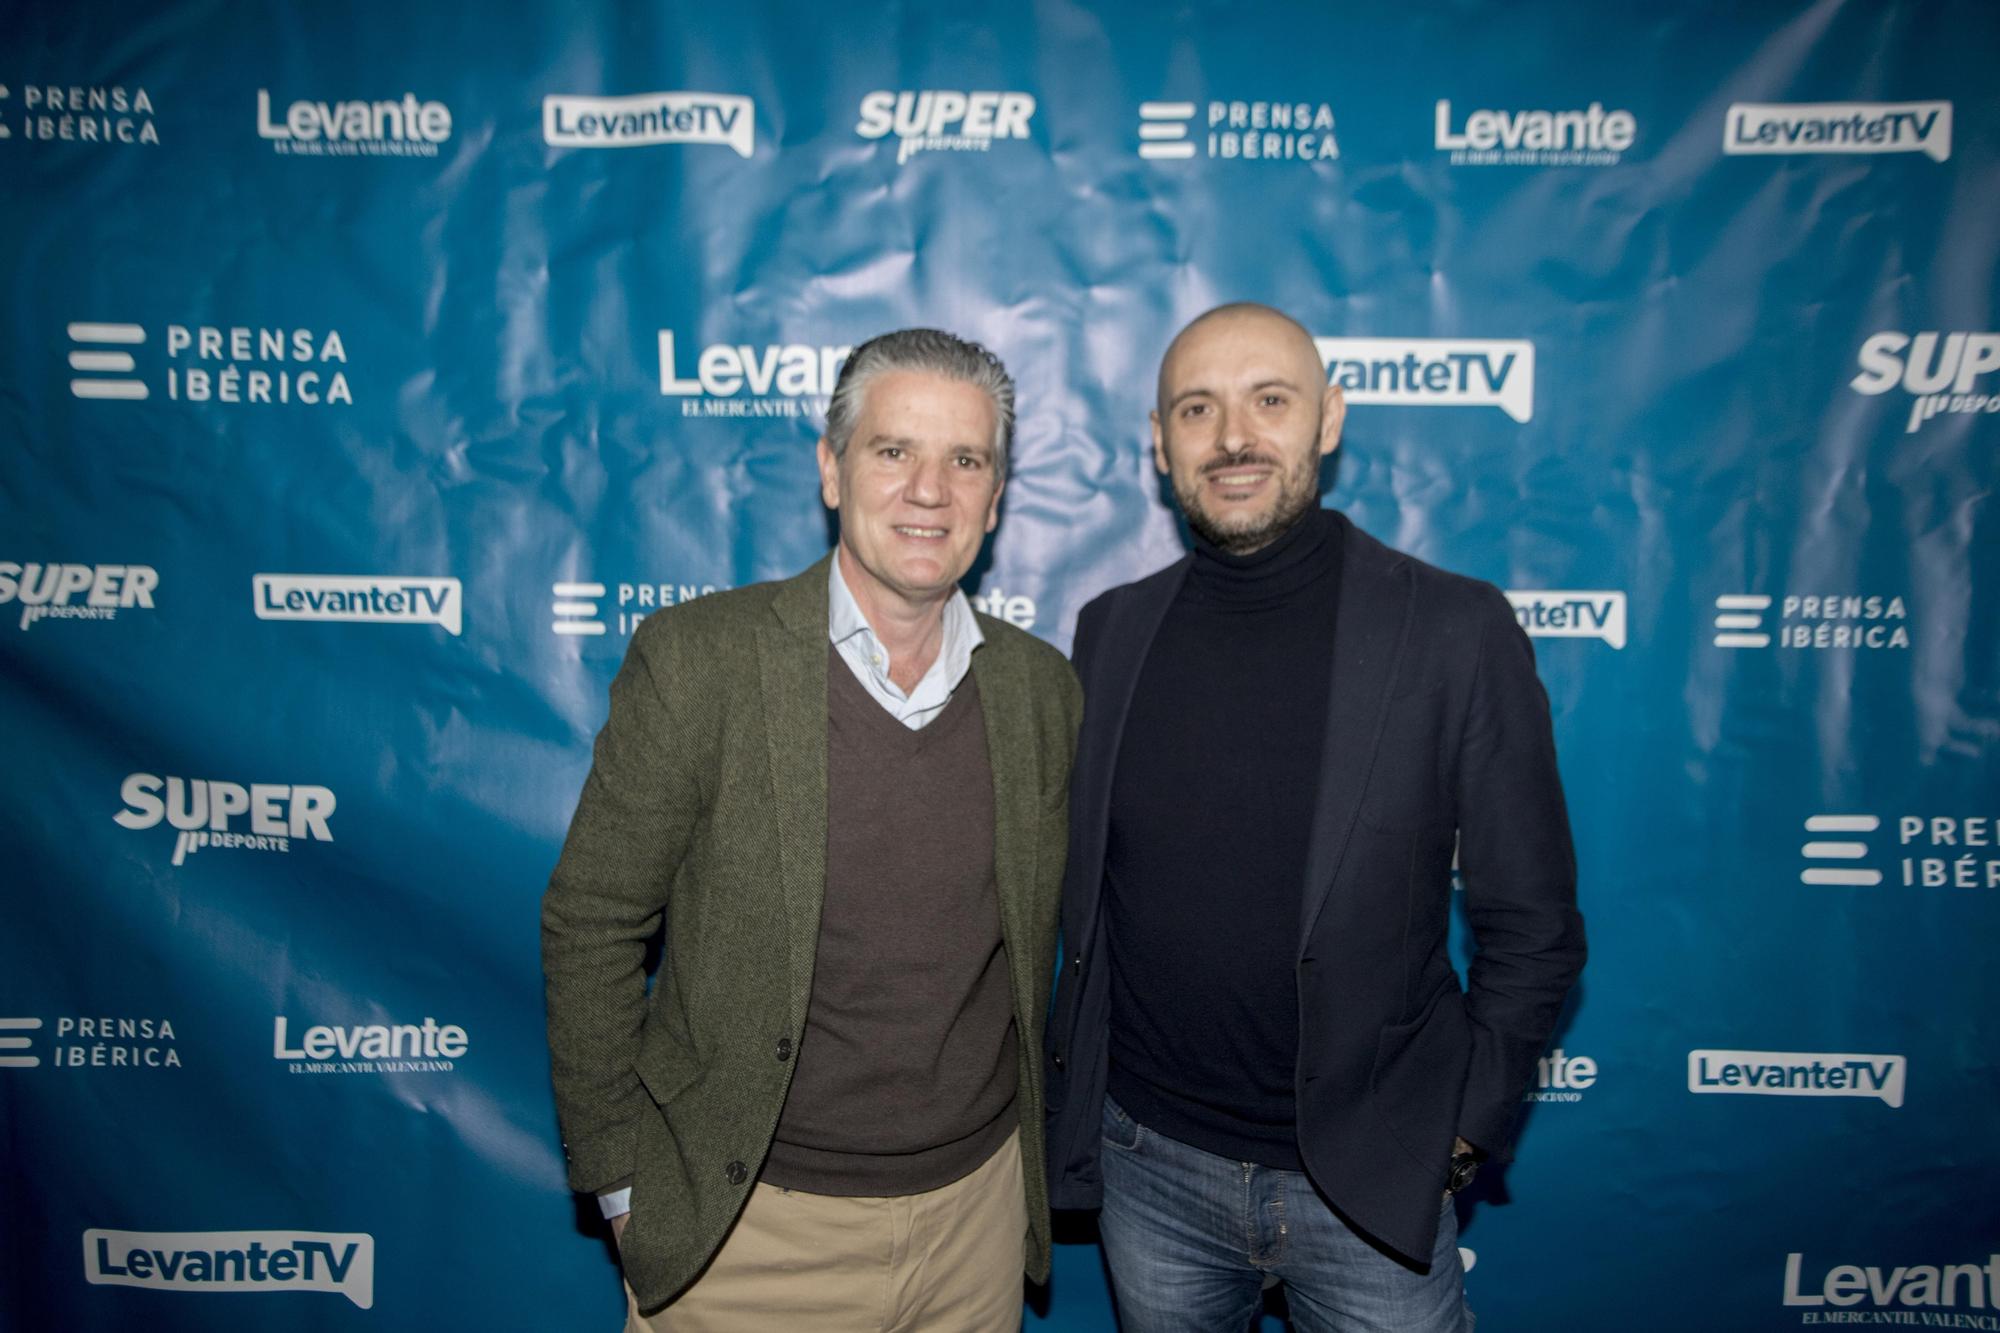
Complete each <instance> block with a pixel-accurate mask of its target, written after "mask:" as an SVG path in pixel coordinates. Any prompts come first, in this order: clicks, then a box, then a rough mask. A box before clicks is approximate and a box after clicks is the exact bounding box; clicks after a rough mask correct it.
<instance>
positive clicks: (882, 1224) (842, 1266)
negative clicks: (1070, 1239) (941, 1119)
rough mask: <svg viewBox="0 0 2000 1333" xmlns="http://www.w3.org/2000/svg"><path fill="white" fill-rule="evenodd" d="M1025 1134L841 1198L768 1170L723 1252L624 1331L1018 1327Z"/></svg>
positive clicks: (629, 1306) (981, 1330)
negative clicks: (922, 1178) (893, 1184)
mask: <svg viewBox="0 0 2000 1333" xmlns="http://www.w3.org/2000/svg"><path fill="white" fill-rule="evenodd" d="M1027 1233H1028V1208H1027V1202H1026V1199H1025V1196H1024V1194H1023V1187H1022V1181H1021V1142H1020V1133H1019V1131H1016V1132H1015V1133H1013V1134H1010V1135H1008V1137H1007V1141H1006V1142H1005V1143H1003V1144H1001V1145H1000V1148H999V1150H998V1151H997V1152H995V1153H994V1154H993V1155H992V1156H991V1157H989V1158H987V1159H986V1164H985V1165H983V1166H981V1167H980V1168H979V1169H978V1170H976V1171H974V1172H973V1173H972V1174H971V1175H969V1176H966V1177H965V1178H964V1179H962V1180H955V1181H953V1182H952V1183H951V1184H949V1185H946V1186H944V1187H943V1188H942V1189H935V1190H931V1191H930V1192H929V1193H926V1194H911V1195H905V1196H902V1197H891V1198H838V1197H835V1196H832V1195H826V1194H803V1193H798V1192H796V1191H792V1190H781V1189H778V1188H776V1187H775V1186H771V1185H766V1184H764V1183H763V1182H762V1181H759V1182H758V1184H757V1186H756V1188H755V1189H754V1190H753V1191H752V1192H751V1195H750V1200H749V1202H748V1203H747V1204H745V1205H744V1208H743V1213H742V1215H741V1216H740V1217H738V1218H737V1219H736V1225H735V1227H734V1228H732V1229H731V1230H730V1233H729V1235H728V1237H727V1238H726V1239H724V1241H723V1242H722V1248H721V1249H720V1250H719V1251H717V1252H716V1256H715V1258H714V1260H713V1261H712V1262H711V1263H710V1264H709V1266H708V1268H707V1269H706V1270H705V1271H704V1272H703V1273H702V1275H701V1276H700V1277H698V1278H696V1279H695V1281H694V1284H693V1285H692V1286H690V1287H689V1288H688V1289H687V1290H686V1291H684V1292H682V1293H681V1294H680V1296H678V1297H677V1298H675V1299H674V1300H672V1301H669V1302H668V1303H667V1304H666V1305H665V1306H663V1307H662V1308H660V1309H659V1310H657V1311H655V1312H654V1313H653V1314H652V1315H651V1316H650V1317H648V1316H646V1315H643V1314H641V1313H640V1312H639V1307H638V1304H637V1303H636V1302H635V1301H634V1300H633V1298H632V1289H631V1288H630V1287H627V1288H626V1289H625V1307H626V1319H625V1333H752V1331H753V1330H754V1333H772V1330H777V1333H822V1330H825V1331H826V1333H924V1331H927V1330H948V1331H949V1333H999V1331H1000V1330H1015V1329H1019V1328H1020V1327H1021V1270H1022V1267H1023V1265H1024V1262H1025V1253H1024V1250H1023V1246H1024V1245H1025V1243H1026V1237H1027Z"/></svg>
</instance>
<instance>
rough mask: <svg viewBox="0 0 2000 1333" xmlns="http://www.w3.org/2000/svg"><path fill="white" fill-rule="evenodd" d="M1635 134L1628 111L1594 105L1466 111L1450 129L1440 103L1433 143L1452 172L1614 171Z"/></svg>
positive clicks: (1444, 104) (1447, 111) (1448, 110)
mask: <svg viewBox="0 0 2000 1333" xmlns="http://www.w3.org/2000/svg"><path fill="white" fill-rule="evenodd" d="M1638 134H1639V122H1638V120H1637V118H1635V117H1634V116H1633V115H1632V113H1631V112H1630V111H1606V110H1605V109H1604V106H1603V104H1602V103H1599V102H1592V103H1591V104H1590V106H1589V107H1588V108H1586V109H1584V110H1582V111H1543V110H1532V111H1488V110H1478V111H1468V112H1467V113H1466V114H1465V119H1464V121H1463V123H1462V124H1460V125H1458V127H1457V128H1454V122H1453V118H1452V110H1451V103H1450V102H1448V101H1444V100H1440V101H1439V102H1438V104H1437V121H1436V125H1435V138H1434V142H1435V144H1436V146H1437V150H1438V151H1439V152H1441V153H1447V152H1448V153H1450V154H1451V164H1452V165H1453V166H1455V167H1480V166H1541V167H1560V166H1589V167H1608V166H1613V165H1615V164H1616V163H1617V162H1618V160H1619V159H1620V158H1621V157H1622V156H1623V155H1624V153H1625V151H1626V150H1627V149H1629V148H1631V146H1632V142H1633V140H1634V139H1636V138H1637V137H1638Z"/></svg>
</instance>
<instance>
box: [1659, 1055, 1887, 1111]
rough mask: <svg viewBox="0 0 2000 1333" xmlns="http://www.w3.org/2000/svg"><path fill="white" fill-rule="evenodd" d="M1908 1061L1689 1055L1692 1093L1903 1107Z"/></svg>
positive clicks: (1863, 1057)
mask: <svg viewBox="0 0 2000 1333" xmlns="http://www.w3.org/2000/svg"><path fill="white" fill-rule="evenodd" d="M1908 1065H1909V1061H1908V1059H1907V1058H1906V1057H1904V1056H1900V1055H1845V1054H1840V1055H1835V1054H1828V1053H1826V1052H1822V1051H1689V1052H1688V1091H1689V1092H1723V1093H1728V1092H1737V1093H1747V1094H1753V1095H1758V1096H1765V1097H1875V1098H1879V1099H1880V1100H1881V1101H1883V1102H1884V1103H1886V1104H1887V1105H1889V1106H1901V1105H1902V1104H1903V1079H1904V1075H1905V1073H1906V1071H1907V1068H1908Z"/></svg>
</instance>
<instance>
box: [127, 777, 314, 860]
mask: <svg viewBox="0 0 2000 1333" xmlns="http://www.w3.org/2000/svg"><path fill="white" fill-rule="evenodd" d="M118 794H119V796H120V798H121V799H123V800H124V802H125V808H124V809H123V810H120V811H119V812H118V813H117V814H114V815H113V816H111V817H112V819H114V820H116V821H117V823H118V826H119V827H120V828H128V829H132V830H134V831H139V830H144V829H150V828H157V827H158V826H159V824H160V822H161V821H162V820H164V821H166V823H167V826H168V827H170V828H172V829H173V830H174V831H175V837H174V857H173V864H174V865H180V864H181V863H182V862H183V861H185V860H186V859H187V858H188V857H189V856H191V855H193V854H194V853H195V852H198V851H202V850H205V849H215V848H230V849H235V850H240V851H255V852H289V851H291V850H292V842H293V841H294V840H295V839H301V838H303V839H306V840H308V841H313V842H332V841H333V832H332V828H331V825H330V823H329V821H330V820H331V819H332V818H333V811H334V807H335V805H336V804H337V802H336V801H335V799H334V795H333V792H332V791H331V790H329V789H328V788H325V787H315V786H308V785H305V784H302V783H290V784H287V783H267V782H253V783H251V784H250V785H249V786H247V787H246V786H244V785H242V784H241V783H236V782H218V781H215V780H213V779H204V778H171V777H170V778H162V777H158V776H156V775H154V774H152V773H133V774H131V775H129V776H128V777H127V778H126V779H125V781H124V783H123V784H122V785H121V786H120V787H119V789H118ZM243 815H247V816H249V818H248V819H247V821H242V820H239V818H238V817H239V816H243ZM245 823H247V825H248V829H247V831H246V830H245V829H244V828H243V825H244V824H245Z"/></svg>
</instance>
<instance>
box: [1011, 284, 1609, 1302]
mask: <svg viewBox="0 0 2000 1333" xmlns="http://www.w3.org/2000/svg"><path fill="white" fill-rule="evenodd" d="M1345 410H1346V408H1345V403H1344V402H1343V400H1342V398H1341V393H1340V390H1339V388H1338V387H1337V386H1333V385H1330V384H1328V383H1327V378H1326V374H1325V371H1324V368H1323V366H1322V363H1321V361H1320V358H1319V355H1318V352H1317V350H1316V349H1315V348H1314V346H1313V342H1312V339H1311V337H1310V336H1309V335H1308V334H1307V333H1306V331H1305V329H1303V328H1302V327H1300V325H1299V324H1298V323H1296V322H1295V321H1293V320H1292V319H1290V318H1288V317H1287V316H1285V315H1283V314H1281V313H1279V312H1278V311H1275V310H1272V309H1270V308H1268V307H1265V306H1258V305H1248V304H1238V305H1228V306H1223V307H1220V308H1218V309H1216V310H1211V311H1209V312H1208V313H1207V314H1205V315H1203V316H1201V317H1200V318H1199V319H1196V320H1195V321H1194V322H1193V323H1192V324H1190V325H1188V326H1187V327H1186V328H1185V329H1183V330H1182V331H1181V332H1180V334H1179V336H1177V337H1176V338H1175V339H1174V341H1173V343H1172V345H1171V346H1170V347H1169V348H1168V349H1167V354H1166V357H1165V359H1164V361H1163V362H1162V364H1161V367H1160V382H1159V400H1158V405H1157V408H1156V410H1155V411H1154V413H1153V418H1152V420H1153V461H1154V464H1155V466H1157V467H1158V468H1159V470H1160V472H1161V473H1162V474H1163V475H1165V476H1166V477H1167V478H1168V479H1169V481H1170V482H1171V483H1172V486H1173V492H1174V498H1175V500H1176V501H1177V502H1178V503H1179V505H1180V509H1181V512H1182V514H1183V515H1184V516H1185V517H1186V519H1187V524H1188V527H1189V529H1190V530H1191V532H1192V533H1193V536H1194V550H1193V552H1192V554H1190V555H1189V556H1188V557H1186V558H1185V559H1182V560H1180V561H1178V562H1176V563H1175V564H1173V565H1170V566H1168V567H1167V568H1166V569H1163V570H1161V571H1160V572H1158V573H1156V574H1154V575H1152V576H1151V577H1149V578H1145V579H1141V580H1140V581H1138V582H1137V583H1132V584H1128V585H1126V586H1124V587H1122V588H1114V589H1113V590H1112V591H1110V592H1108V593H1106V594H1104V595H1103V596H1102V597H1099V598H1098V599H1097V600H1096V601H1094V602H1092V603H1090V605H1088V606H1086V607H1085V608H1084V609H1083V614H1082V615H1081V617H1080V618H1079V619H1078V621H1077V630H1076V647H1075V652H1074V660H1075V665H1076V669H1077V673H1078V675H1079V676H1080V677H1081V678H1082V681H1083V687H1084V697H1085V701H1086V702H1085V712H1084V723H1083V733H1082V736H1081V738H1080V740H1079V744H1078V752H1077V758H1076V767H1075V769H1074V771H1073V773H1072V776H1071V782H1070V799H1071V806H1070V847H1069V863H1068V870H1067V877H1066V880H1065V884H1064V901H1063V941H1064V948H1065V950H1066V953H1067V957H1066V959H1065V963H1064V966H1063V969H1062V973H1061V977H1062V980H1061V984H1060V987H1059V989H1058V991H1057V996H1056V1007H1055V1012H1054V1016H1053V1017H1052V1019H1051V1021H1050V1023H1049V1027H1048V1067H1047V1073H1048V1080H1047V1082H1048V1108H1049V1171H1050V1182H1051V1194H1052V1199H1053V1202H1054V1205H1055V1206H1056V1207H1058V1208H1098V1207H1100V1206H1101V1207H1102V1214H1101V1217H1100V1219H1099V1230H1100V1233H1101V1234H1102V1236H1103V1239H1104V1247H1105V1252H1106V1255H1107V1257H1108V1258H1109V1260H1110V1264H1111V1274H1112V1283H1113V1287H1114V1289H1115V1292H1116V1295H1117V1300H1118V1311H1119V1316H1120V1321H1121V1323H1122V1325H1123V1327H1124V1328H1125V1329H1126V1330H1127V1333H1168V1331H1173V1333H1182V1331H1184V1333H1217V1331H1218V1330H1240V1329H1243V1328H1245V1327H1246V1326H1247V1325H1248V1324H1249V1322H1250V1321H1251V1320H1252V1319H1253V1318H1254V1317H1255V1314H1256V1311H1257V1310H1258V1308H1259V1304H1260V1292H1261V1288H1262V1287H1263V1286H1265V1285H1266V1284H1267V1281H1268V1280H1270V1279H1276V1280H1278V1281H1281V1282H1282V1283H1283V1284H1284V1285H1285V1287H1286V1294H1287V1298H1288V1303H1289V1306H1290V1311H1291V1315H1292V1320H1293V1326H1294V1327H1295V1328H1297V1329H1299V1330H1301V1333H1317V1331H1318V1330H1332V1329H1340V1330H1352V1329H1382V1330H1395V1331H1396V1333H1411V1331H1412V1330H1420V1331H1428V1330H1463V1329H1468V1328H1469V1327H1470V1324H1471V1319H1470V1315H1469V1313H1468V1311H1467V1309H1466V1305H1465V1295H1464V1275H1463V1272H1462V1270H1461V1267H1460V1263H1459V1257H1458V1243H1457V1242H1458V1227H1457V1216H1456V1213H1455V1211H1454V1209H1453V1204H1452V1200H1453V1195H1454V1194H1455V1193H1456V1192H1457V1191H1458V1190H1460V1189H1462V1188H1463V1187H1464V1186H1465V1185H1466V1184H1467V1183H1468V1182H1469V1181H1470V1180H1471V1178H1472V1174H1473V1172H1474V1171H1475V1170H1476V1169H1477V1165H1478V1163H1479V1162H1480V1161H1481V1160H1483V1159H1484V1158H1487V1157H1499V1158H1505V1157H1506V1156H1507V1155H1508V1145H1509V1142H1510V1140H1511V1138H1512V1136H1513V1132H1514V1121H1515V1116H1516V1112H1517V1110H1518V1108H1519V1105H1520V1102H1521V1097H1522V1093H1523V1092H1524V1091H1525V1090H1526V1088H1527V1085H1528V1082H1529V1080H1530V1078H1531V1077H1532V1076H1533V1074H1534V1068H1535V1061H1536V1059H1537V1058H1538V1057H1539V1056H1540V1055H1541V1053H1542V1049H1543V1046H1544V1045H1545V1044H1546V1042H1547V1040H1548V1038H1549V1034H1550V1032H1551V1030H1552V1028H1553V1027H1554V1024H1555V1022H1556V1016H1557V1013H1558V1011H1559V1010H1560V1009H1561V1007H1562V1003H1563V998H1564V996H1565V995H1566V994H1567V993H1568V992H1569V989H1570V987H1571V985H1572V984H1573V983H1574V982H1575V980H1576V977H1577V974H1578V972H1579V971H1580V969H1581V968H1582V966H1583V958H1584V942H1583V926H1582V921H1581V919H1580V918H1579V917H1578V915H1577V912H1576V868H1575V859H1574V857H1573V855H1572V852H1571V849H1570V836H1569V824H1568V818H1567V816H1566V814H1565V812H1564V808H1563V796H1562V787H1561V784H1560V782H1559V780H1558V778H1557V775H1556V759H1555V746H1554V742H1553V739H1552V736H1551V731H1550V726H1549V710H1548V701H1547V698H1546V696H1545V695H1544V694H1543V691H1542V688H1541V684H1540V682H1539V681H1538V680H1537V679H1536V676H1535V664H1534V657H1533V653H1532V651H1531V649H1530V647H1529V645H1528V641H1527V638H1526V636H1525V635H1523V634H1522V632H1521V630H1520V627H1519V626H1518V625H1517V624H1516V623H1515V620H1514V614H1513V610H1512V608H1511V607H1510V606H1509V605H1508V602H1507V599H1506V598H1505V597H1504V596H1503V595H1502V594H1501V593H1500V591H1499V590H1498V589H1496V588H1494V587H1492V586H1491V585H1490V584H1486V583H1480V582H1476V581H1474V580H1472V579H1468V578H1462V577H1460V576H1458V575H1455V574H1449V573H1446V572H1444V571H1443V570H1439V569H1434V568H1432V567H1431V566H1429V565H1426V564H1424V563H1423V562H1422V561H1419V560H1416V559H1413V558H1411V557H1410V556H1407V555H1403V554H1401V553H1399V552H1396V551H1392V550H1390V549H1389V548H1388V547H1386V546H1383V545H1382V544H1381V543H1380V542H1377V541H1375V540H1374V539H1373V538H1370V537H1369V536H1367V535H1366V534H1364V533H1362V532H1361V531H1360V530H1359V529H1357V528H1356V527H1355V526H1354V525H1353V524H1352V523H1350V522H1349V521H1348V520H1347V519H1346V518H1345V517H1344V516H1342V515H1341V514H1340V513H1338V512H1336V511H1333V510H1328V509H1322V508H1321V507H1320V503H1319V494H1320V486H1319V476H1320V464H1321V461H1322V460H1323V459H1325V458H1327V457H1329V456H1331V455H1332V454H1333V452H1334V450H1335V449H1337V448H1338V447H1339V445H1340V430H1341V423H1342V420H1343V418H1344V415H1345ZM1454 835H1456V837H1455V838H1454ZM1454 845H1456V846H1457V848H1458V849H1459V856H1460V859H1461V862H1462V867H1463V872H1464V885H1465V905H1466V909H1467V915H1468V917H1469V919H1470V921H1471V925H1472V931H1473V935H1474V938H1475V941H1476V943H1477V957H1476V958H1475V960H1474V962H1473V964H1472V967H1471V969H1470V971H1469V972H1468V974H1467V976H1466V978H1465V979H1464V980H1463V981H1461V979H1460V977H1459V975H1458V973H1457V972H1456V971H1455V970H1454V969H1453V967H1452V964H1451V960H1450V957H1449V955H1448V953H1447V951H1446V946H1445V938H1446V927H1447V924H1448V922H1449V919H1450V916H1451V906H1452V882H1451V871H1452V856H1453V848H1454Z"/></svg>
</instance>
